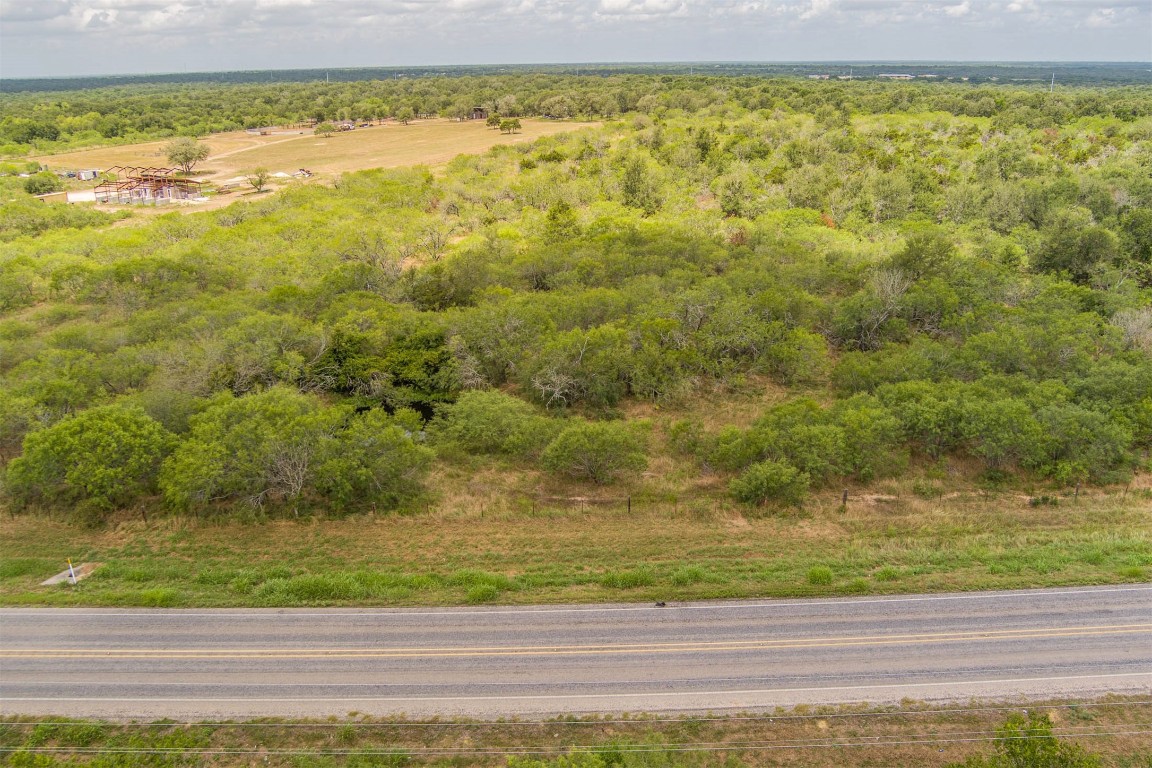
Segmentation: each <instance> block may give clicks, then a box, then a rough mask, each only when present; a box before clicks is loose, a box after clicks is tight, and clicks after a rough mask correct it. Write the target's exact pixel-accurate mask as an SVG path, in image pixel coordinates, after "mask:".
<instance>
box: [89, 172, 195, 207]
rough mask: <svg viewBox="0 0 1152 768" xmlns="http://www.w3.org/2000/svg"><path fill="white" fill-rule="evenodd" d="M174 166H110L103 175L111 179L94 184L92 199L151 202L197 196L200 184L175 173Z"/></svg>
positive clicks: (131, 202)
mask: <svg viewBox="0 0 1152 768" xmlns="http://www.w3.org/2000/svg"><path fill="white" fill-rule="evenodd" d="M176 171H177V169H176V168H136V167H128V166H119V165H117V166H114V167H112V168H109V169H108V170H107V171H105V172H104V173H105V175H106V176H107V177H109V178H111V179H115V181H105V182H102V183H100V184H97V185H96V189H95V190H94V191H95V193H96V202H98V203H118V204H120V205H130V204H133V203H140V204H145V205H149V204H150V205H155V204H156V203H167V202H170V201H172V200H189V199H192V198H195V197H200V190H201V187H202V186H203V184H202V183H201V182H199V181H194V180H192V179H182V178H179V177H178V176H176Z"/></svg>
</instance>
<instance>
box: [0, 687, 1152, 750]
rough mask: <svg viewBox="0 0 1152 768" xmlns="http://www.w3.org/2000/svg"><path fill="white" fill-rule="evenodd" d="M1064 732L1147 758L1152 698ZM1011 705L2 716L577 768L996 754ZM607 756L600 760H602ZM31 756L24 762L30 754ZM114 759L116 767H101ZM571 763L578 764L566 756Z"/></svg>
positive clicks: (36, 728)
mask: <svg viewBox="0 0 1152 768" xmlns="http://www.w3.org/2000/svg"><path fill="white" fill-rule="evenodd" d="M1029 709H1030V710H1032V711H1037V710H1038V711H1040V712H1043V713H1046V714H1047V715H1048V716H1049V718H1050V719H1051V721H1052V723H1053V726H1054V728H1053V732H1054V733H1055V734H1056V735H1057V736H1058V737H1059V738H1061V739H1062V740H1069V741H1075V742H1078V743H1080V744H1081V745H1082V746H1083V747H1084V748H1085V749H1087V750H1089V751H1091V752H1094V753H1096V754H1098V755H1100V757H1101V758H1102V765H1103V766H1109V767H1111V766H1114V767H1116V768H1136V767H1137V766H1147V765H1148V764H1149V763H1148V760H1149V757H1150V756H1152V734H1150V733H1149V732H1150V731H1152V722H1150V721H1152V701H1149V700H1148V699H1147V698H1146V697H1145V698H1139V699H1133V698H1122V697H1109V698H1106V699H1101V700H1098V701H1093V702H1069V701H1051V702H1044V703H1032V704H1029ZM1012 711H1019V709H1018V708H1013V707H1011V706H1008V705H996V704H979V703H974V704H972V705H969V706H966V707H948V708H931V707H926V706H923V705H919V704H916V703H914V702H908V703H906V704H905V705H904V706H902V707H891V708H883V709H877V708H869V707H867V706H855V707H821V708H806V707H801V708H797V709H794V710H776V711H773V712H769V713H757V714H753V713H747V714H742V715H734V716H731V717H714V716H710V715H708V716H684V717H663V718H653V717H649V716H644V715H638V716H632V717H625V718H611V717H606V718H587V719H582V718H563V719H546V720H539V721H527V722H525V721H500V722H476V721H466V720H437V721H434V722H420V721H409V720H403V719H398V720H384V719H377V718H372V717H371V716H368V715H364V714H362V713H359V712H350V713H348V716H347V718H346V719H340V720H325V721H280V720H260V721H250V722H239V723H210V722H204V723H173V722H170V721H160V722H154V723H112V722H100V721H77V720H62V719H60V720H58V719H54V718H20V719H9V720H6V721H4V722H0V747H3V748H4V749H5V750H6V751H5V753H4V757H3V758H0V759H6V761H7V762H10V763H12V764H21V765H24V764H29V765H31V764H35V765H38V766H44V767H45V768H54V767H55V766H65V765H67V766H73V765H83V764H88V763H89V762H91V761H94V760H96V759H103V760H105V761H108V760H112V761H116V760H118V761H119V762H113V763H111V764H116V765H120V764H124V765H129V764H130V765H137V764H145V763H144V762H141V761H142V760H146V761H148V762H147V764H165V765H167V764H172V765H185V766H197V765H209V764H210V765H214V766H234V765H235V766H240V765H252V764H253V761H259V764H261V765H267V766H296V767H298V768H304V767H311V766H317V767H319V766H332V767H333V768H335V767H336V766H367V765H374V766H382V765H397V766H399V765H429V764H437V765H463V764H466V765H481V766H486V765H505V764H506V760H507V756H509V755H521V756H525V757H531V758H533V759H540V760H549V759H554V758H556V757H559V756H561V755H566V754H567V755H580V756H582V757H583V758H584V759H585V760H586V761H588V762H574V763H572V765H581V766H582V765H589V766H592V765H633V764H637V765H640V764H642V765H662V766H681V765H691V766H706V765H733V764H735V765H741V766H760V765H775V766H779V765H787V766H792V765H804V766H816V767H822V766H829V767H830V766H843V767H844V768H852V767H853V766H865V765H944V764H946V763H950V762H960V761H963V760H964V759H965V758H966V757H968V756H970V755H975V754H985V755H987V754H990V753H991V752H992V750H993V746H992V740H993V739H994V738H995V736H996V729H997V728H998V727H999V726H1000V725H1001V724H1002V723H1003V722H1004V719H1005V717H1006V716H1007V715H1008V714H1009V713H1010V712H1012ZM591 756H595V757H598V758H599V760H600V762H595V758H592V757H591ZM20 761H23V762H20ZM101 764H105V763H101ZM563 764H564V765H568V764H569V763H567V762H564V763H563Z"/></svg>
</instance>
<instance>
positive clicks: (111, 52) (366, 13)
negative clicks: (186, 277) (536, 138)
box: [0, 0, 1152, 77]
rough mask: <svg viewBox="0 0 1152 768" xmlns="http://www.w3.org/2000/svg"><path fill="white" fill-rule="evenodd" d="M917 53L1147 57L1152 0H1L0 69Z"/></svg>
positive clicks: (996, 57) (37, 71)
mask: <svg viewBox="0 0 1152 768" xmlns="http://www.w3.org/2000/svg"><path fill="white" fill-rule="evenodd" d="M929 59H930V60H937V61H939V60H984V61H1020V60H1025V61H1038V60H1039V61H1049V60H1057V61H1077V60H1079V61H1088V60H1091V61H1149V60H1152V0H0V77H37V76H55V75H79V74H117V73H140V72H183V71H193V72H194V71H205V70H228V69H287V68H293V67H343V66H390V65H420V64H492V63H539V62H593V61H617V62H618V61H813V60H837V61H850V60H854V61H861V60H888V61H893V60H929Z"/></svg>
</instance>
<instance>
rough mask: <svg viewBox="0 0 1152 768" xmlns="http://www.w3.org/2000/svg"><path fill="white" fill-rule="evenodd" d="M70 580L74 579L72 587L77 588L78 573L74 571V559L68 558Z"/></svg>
mask: <svg viewBox="0 0 1152 768" xmlns="http://www.w3.org/2000/svg"><path fill="white" fill-rule="evenodd" d="M68 578H70V579H72V586H76V571H74V570H72V558H68Z"/></svg>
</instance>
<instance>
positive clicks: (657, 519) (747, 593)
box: [0, 497, 1152, 607]
mask: <svg viewBox="0 0 1152 768" xmlns="http://www.w3.org/2000/svg"><path fill="white" fill-rule="evenodd" d="M1150 511H1152V510H1150V509H1149V505H1148V503H1146V502H1140V503H1139V504H1133V503H1131V502H1130V500H1129V502H1128V503H1126V502H1125V501H1124V500H1123V499H1122V498H1110V497H1103V498H1099V499H1096V500H1093V501H1091V502H1084V503H1082V504H1080V505H1077V506H1075V507H1073V506H1070V505H1068V506H1061V507H1057V508H1049V507H1042V508H1030V507H1028V506H1027V500H1026V499H1023V500H1012V499H1011V498H1010V497H1006V498H994V497H989V498H987V499H984V500H982V501H979V502H972V501H968V502H964V503H963V504H949V503H946V502H943V501H939V500H937V501H933V502H930V503H929V502H924V501H916V502H914V503H912V504H910V505H908V506H901V505H899V504H885V505H883V506H879V505H878V506H877V507H876V508H875V509H865V508H863V506H862V505H861V506H860V508H858V509H856V510H854V511H850V512H849V513H839V512H837V511H835V509H829V510H823V511H822V510H819V509H816V510H810V511H808V512H803V513H789V514H788V515H786V516H763V517H759V518H756V519H750V520H745V519H743V518H740V517H733V516H732V512H730V511H727V510H723V509H720V510H715V511H712V512H706V511H705V512H702V511H700V510H698V509H691V508H686V507H667V508H662V507H652V508H647V509H646V510H645V511H644V512H643V513H635V514H633V515H631V516H629V515H627V514H626V513H625V512H624V511H618V510H611V509H598V510H595V511H593V512H584V513H581V512H573V511H564V510H537V511H536V512H535V514H532V515H529V514H527V513H525V514H518V513H512V514H507V515H503V516H500V517H495V516H491V515H490V516H486V517H484V518H480V517H477V516H469V515H448V514H437V513H431V514H422V515H417V516H412V517H399V516H395V517H381V518H359V519H346V520H316V519H313V520H308V521H303V522H289V521H274V522H265V523H255V524H239V523H216V522H212V521H195V520H190V519H186V518H161V519H159V520H153V521H152V523H151V527H145V526H144V525H143V524H142V523H141V522H139V521H127V520H125V521H121V522H119V523H117V524H114V525H110V526H109V527H108V528H105V529H100V530H93V529H90V528H85V527H82V526H77V525H71V524H69V523H67V522H64V521H61V520H53V519H47V518H43V517H33V516H18V517H15V518H11V517H8V518H5V520H4V525H3V526H2V527H0V552H3V553H4V556H3V558H0V602H2V603H3V604H6V605H61V606H63V605H139V606H155V607H192V606H267V607H272V606H311V605H463V604H476V603H493V602H498V603H519V604H525V603H556V602H581V601H592V602H595V601H617V600H621V599H626V600H637V601H646V600H693V599H715V598H749V597H791V596H821V595H851V594H892V593H898V592H918V591H926V592H935V591H948V590H972V589H1009V588H1021V587H1042V586H1058V585H1070V584H1114V583H1124V582H1138V581H1144V580H1146V579H1148V577H1149V574H1150V573H1152V515H1150V514H1149V512H1150ZM68 557H71V558H72V560H73V562H77V563H79V562H100V563H102V565H101V567H100V568H99V569H97V571H96V572H95V573H94V574H93V575H92V576H90V577H89V578H87V579H85V580H84V581H81V582H80V583H79V584H78V585H76V586H75V587H73V586H70V585H63V586H56V587H41V586H39V582H40V581H42V580H43V579H45V578H47V577H48V576H50V575H52V574H54V573H57V572H59V571H60V570H61V569H62V568H63V567H64V561H65V559H66V558H68Z"/></svg>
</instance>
